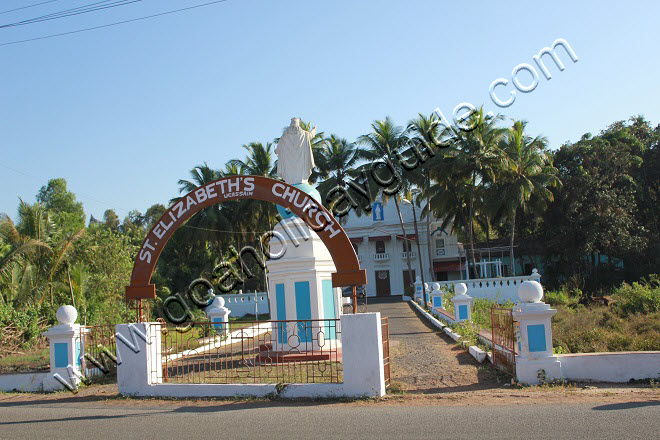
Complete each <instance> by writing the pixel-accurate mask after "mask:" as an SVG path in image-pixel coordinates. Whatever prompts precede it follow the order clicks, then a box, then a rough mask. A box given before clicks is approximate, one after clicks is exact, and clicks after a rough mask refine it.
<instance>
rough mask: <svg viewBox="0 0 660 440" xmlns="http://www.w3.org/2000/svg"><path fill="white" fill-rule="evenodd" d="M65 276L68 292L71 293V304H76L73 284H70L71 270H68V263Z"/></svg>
mask: <svg viewBox="0 0 660 440" xmlns="http://www.w3.org/2000/svg"><path fill="white" fill-rule="evenodd" d="M66 276H67V278H68V280H69V293H70V294H71V305H72V306H73V307H75V306H76V298H75V297H74V296H73V284H71V272H70V271H69V265H68V264H67V265H66Z"/></svg>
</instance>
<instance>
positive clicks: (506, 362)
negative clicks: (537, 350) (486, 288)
mask: <svg viewBox="0 0 660 440" xmlns="http://www.w3.org/2000/svg"><path fill="white" fill-rule="evenodd" d="M490 321H491V328H492V341H493V365H495V366H496V367H497V368H499V369H501V370H502V371H505V372H507V373H509V374H511V375H514V376H515V374H516V345H515V344H516V332H515V322H514V321H513V315H512V309H507V308H503V307H493V308H491V309H490Z"/></svg>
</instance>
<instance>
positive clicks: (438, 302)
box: [431, 283, 444, 309]
mask: <svg viewBox="0 0 660 440" xmlns="http://www.w3.org/2000/svg"><path fill="white" fill-rule="evenodd" d="M443 293H444V292H443V291H442V290H440V284H439V283H433V291H431V309H443V308H444V305H443V304H442V295H443Z"/></svg>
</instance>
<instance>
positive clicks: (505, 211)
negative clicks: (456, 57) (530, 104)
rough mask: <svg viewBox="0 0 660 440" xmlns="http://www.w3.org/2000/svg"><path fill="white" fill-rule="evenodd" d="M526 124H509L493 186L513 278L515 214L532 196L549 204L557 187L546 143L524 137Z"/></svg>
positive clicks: (541, 140) (518, 122)
mask: <svg viewBox="0 0 660 440" xmlns="http://www.w3.org/2000/svg"><path fill="white" fill-rule="evenodd" d="M526 126H527V122H526V121H513V125H512V126H511V127H510V128H509V129H508V130H507V131H506V134H505V136H504V139H502V142H501V149H502V151H503V152H504V154H505V159H506V160H505V162H504V168H503V175H502V179H500V180H499V181H498V182H497V184H496V185H495V186H494V190H495V191H496V193H497V194H498V195H499V196H498V199H499V200H500V209H499V210H500V213H501V214H502V215H503V216H505V217H506V218H507V219H508V221H509V223H510V230H509V231H510V234H511V236H510V242H509V253H510V264H511V275H512V276H515V275H516V272H515V270H516V269H515V265H514V254H513V243H514V235H515V229H516V214H517V212H518V211H519V210H522V211H523V212H524V211H525V210H526V209H527V207H528V204H529V202H530V199H531V198H532V196H538V197H540V199H541V200H544V201H546V202H552V201H553V194H552V191H550V189H549V188H550V187H555V186H558V185H560V184H561V182H560V181H559V179H558V178H557V175H556V174H557V169H556V168H555V167H554V166H553V165H552V160H551V158H550V155H549V154H548V152H547V145H548V140H547V139H546V138H545V137H542V136H537V137H534V138H533V137H531V136H529V135H527V134H526V133H525V128H526Z"/></svg>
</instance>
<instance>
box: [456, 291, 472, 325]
mask: <svg viewBox="0 0 660 440" xmlns="http://www.w3.org/2000/svg"><path fill="white" fill-rule="evenodd" d="M454 292H455V293H456V295H455V296H454V299H453V302H454V318H456V322H463V321H472V297H470V296H468V295H467V286H466V285H465V283H458V284H456V285H455V286H454Z"/></svg>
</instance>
